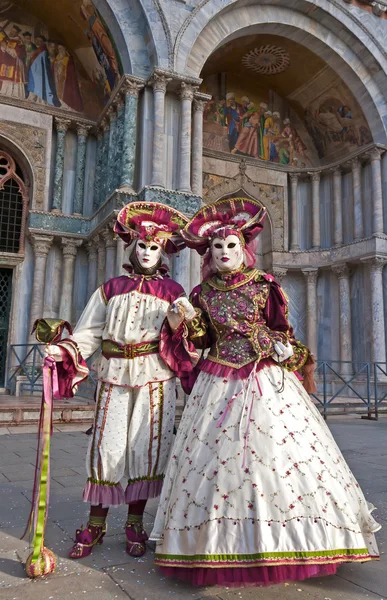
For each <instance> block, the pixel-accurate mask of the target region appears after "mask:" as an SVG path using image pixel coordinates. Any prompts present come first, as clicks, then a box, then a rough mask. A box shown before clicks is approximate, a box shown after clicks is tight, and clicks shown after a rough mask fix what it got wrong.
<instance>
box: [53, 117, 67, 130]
mask: <svg viewBox="0 0 387 600" xmlns="http://www.w3.org/2000/svg"><path fill="white" fill-rule="evenodd" d="M54 122H55V128H56V130H57V131H63V133H66V131H67V130H68V128H69V127H70V125H71V121H70V119H63V118H62V117H55V119H54Z"/></svg>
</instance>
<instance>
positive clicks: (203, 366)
mask: <svg viewBox="0 0 387 600" xmlns="http://www.w3.org/2000/svg"><path fill="white" fill-rule="evenodd" d="M277 364H278V363H276V362H275V361H274V360H273V359H272V358H264V359H263V360H261V361H260V362H259V363H258V366H257V371H261V370H262V369H263V368H264V367H270V366H273V365H277ZM255 365H256V362H255V361H252V362H250V363H248V364H247V365H245V366H244V367H240V369H235V368H233V367H226V366H225V365H221V364H220V363H216V362H214V361H213V360H210V359H209V358H206V359H205V360H203V361H202V362H199V364H198V369H199V370H200V371H203V372H204V373H209V374H210V375H216V377H224V378H227V379H238V380H239V379H247V378H248V377H249V375H250V373H251V371H252V370H253V368H254V367H255Z"/></svg>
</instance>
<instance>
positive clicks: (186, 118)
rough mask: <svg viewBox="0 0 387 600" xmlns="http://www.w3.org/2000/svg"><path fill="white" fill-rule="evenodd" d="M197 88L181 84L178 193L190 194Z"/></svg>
mask: <svg viewBox="0 0 387 600" xmlns="http://www.w3.org/2000/svg"><path fill="white" fill-rule="evenodd" d="M195 90H197V87H195V86H193V85H189V84H188V83H184V82H183V83H182V84H181V89H180V98H181V129H180V155H179V184H178V190H179V191H180V192H191V128H192V124H191V121H192V100H193V97H194V92H195Z"/></svg>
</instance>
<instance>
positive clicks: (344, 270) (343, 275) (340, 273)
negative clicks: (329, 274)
mask: <svg viewBox="0 0 387 600" xmlns="http://www.w3.org/2000/svg"><path fill="white" fill-rule="evenodd" d="M332 271H333V272H334V273H336V275H337V278H338V279H347V278H348V277H349V276H350V274H351V269H350V267H349V266H348V265H347V263H342V264H341V265H332Z"/></svg>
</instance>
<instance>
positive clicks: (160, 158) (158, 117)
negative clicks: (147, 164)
mask: <svg viewBox="0 0 387 600" xmlns="http://www.w3.org/2000/svg"><path fill="white" fill-rule="evenodd" d="M169 81H170V78H169V79H168V78H167V77H165V76H164V75H161V74H158V73H154V74H153V76H152V81H151V83H152V86H153V147H152V179H151V185H154V186H157V187H162V188H165V169H164V160H165V156H164V155H165V142H164V121H165V94H166V91H167V85H168V82H169Z"/></svg>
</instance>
